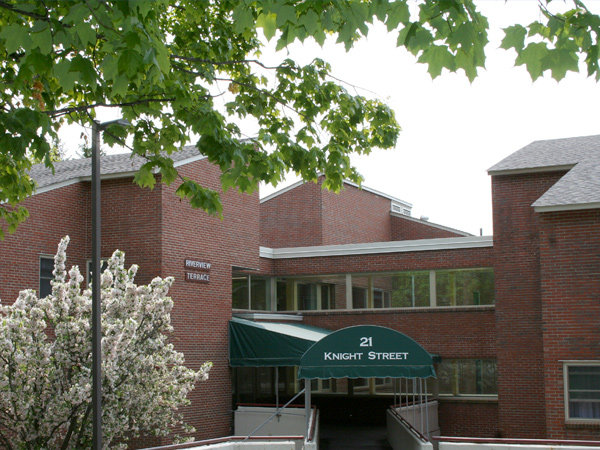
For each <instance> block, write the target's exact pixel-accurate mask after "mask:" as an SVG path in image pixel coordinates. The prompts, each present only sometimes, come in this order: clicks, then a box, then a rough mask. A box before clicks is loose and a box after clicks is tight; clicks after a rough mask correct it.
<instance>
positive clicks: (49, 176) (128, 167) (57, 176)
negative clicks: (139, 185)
mask: <svg viewBox="0 0 600 450" xmlns="http://www.w3.org/2000/svg"><path fill="white" fill-rule="evenodd" d="M171 158H172V159H173V161H174V162H175V164H176V165H179V164H182V163H185V161H186V160H188V159H190V158H193V159H201V158H202V155H200V153H198V150H197V149H196V147H195V146H194V145H188V146H186V147H184V148H183V149H182V150H181V151H178V152H175V153H173V154H172V155H171ZM144 162H145V160H144V159H143V158H140V157H139V156H136V155H133V156H132V154H131V153H120V154H116V155H105V156H102V159H101V161H100V171H101V174H102V175H103V176H107V175H108V176H119V175H122V176H131V175H132V173H134V172H136V171H137V170H139V168H140V167H141V166H142V164H144ZM29 175H30V176H31V177H32V178H33V179H34V180H35V181H36V183H37V186H38V187H37V191H38V192H40V191H43V190H48V189H52V186H55V185H62V184H65V183H66V184H68V183H69V182H77V181H81V180H84V179H89V178H90V177H91V176H92V160H91V159H90V158H83V159H72V160H67V161H59V162H56V163H54V174H53V173H52V171H50V170H49V169H48V168H46V167H45V166H44V165H43V164H36V165H34V166H33V167H32V168H31V170H30V172H29Z"/></svg>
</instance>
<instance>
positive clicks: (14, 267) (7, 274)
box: [0, 183, 91, 304]
mask: <svg viewBox="0 0 600 450" xmlns="http://www.w3.org/2000/svg"><path fill="white" fill-rule="evenodd" d="M21 205H22V206H24V207H26V208H27V209H28V210H29V218H28V219H27V220H26V221H25V222H24V223H22V224H21V225H20V226H19V228H18V229H17V231H16V232H15V233H14V234H8V233H7V234H6V237H5V239H4V241H0V300H2V303H3V304H10V303H13V302H14V301H15V300H16V299H17V296H18V294H19V291H21V290H23V289H35V290H36V291H39V281H40V280H39V271H40V262H39V258H40V256H41V255H43V256H50V257H52V256H54V254H56V250H57V248H58V243H59V241H60V239H61V238H62V237H63V236H65V235H69V236H70V238H71V243H70V244H69V249H68V253H67V258H68V259H67V267H68V268H70V267H71V266H72V265H79V266H80V269H81V272H82V273H85V269H84V268H85V262H86V258H89V256H90V252H91V250H90V249H91V245H90V242H89V240H90V238H89V225H88V224H89V222H90V214H91V210H90V208H89V183H87V184H86V183H77V184H72V185H69V186H66V187H63V188H61V189H56V190H52V191H48V192H45V193H42V194H38V195H35V196H32V197H30V198H28V199H27V200H25V201H24V202H23V203H22V204H21Z"/></svg>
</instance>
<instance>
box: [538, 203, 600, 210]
mask: <svg viewBox="0 0 600 450" xmlns="http://www.w3.org/2000/svg"><path fill="white" fill-rule="evenodd" d="M533 209H534V210H535V212H539V213H543V212H554V211H580V210H582V209H600V202H591V203H572V204H565V205H544V206H534V207H533Z"/></svg>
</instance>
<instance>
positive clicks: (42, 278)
mask: <svg viewBox="0 0 600 450" xmlns="http://www.w3.org/2000/svg"><path fill="white" fill-rule="evenodd" d="M42 260H50V261H52V267H54V256H50V255H39V258H38V294H39V298H43V297H45V296H42V280H48V283H50V293H49V294H51V293H52V283H51V282H52V280H54V275H53V274H52V272H53V271H54V269H53V270H52V272H50V274H51V275H52V276H51V277H50V278H48V277H42ZM49 294H47V295H49Z"/></svg>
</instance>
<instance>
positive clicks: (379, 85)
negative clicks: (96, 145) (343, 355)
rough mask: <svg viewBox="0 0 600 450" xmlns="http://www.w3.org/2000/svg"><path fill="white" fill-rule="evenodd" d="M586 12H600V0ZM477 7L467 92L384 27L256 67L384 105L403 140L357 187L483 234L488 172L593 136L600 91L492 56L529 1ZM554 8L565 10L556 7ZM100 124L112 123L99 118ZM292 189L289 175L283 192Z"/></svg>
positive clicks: (523, 18) (483, 1)
mask: <svg viewBox="0 0 600 450" xmlns="http://www.w3.org/2000/svg"><path fill="white" fill-rule="evenodd" d="M585 3H586V5H587V6H588V7H590V9H592V11H593V12H595V13H599V12H600V0H586V1H585ZM415 4H416V3H415ZM476 4H477V5H478V7H479V8H480V10H481V11H482V12H483V13H484V14H485V15H486V16H487V17H488V19H489V22H490V41H491V42H490V44H489V47H488V51H487V62H486V70H482V71H480V76H479V77H478V78H477V79H476V80H475V81H474V82H473V83H472V84H470V83H469V81H468V79H467V78H466V77H465V76H464V74H463V73H462V72H461V73H459V74H450V73H443V74H442V76H441V77H438V78H437V79H435V80H431V77H430V76H429V74H428V73H427V70H426V67H425V66H424V65H420V64H417V63H416V59H415V58H414V57H413V56H412V55H410V54H407V52H405V51H402V50H400V49H397V48H396V47H395V42H396V36H397V33H393V34H392V33H391V34H388V33H387V32H386V31H385V29H384V27H383V26H376V27H374V28H373V29H372V30H371V32H370V33H369V36H368V37H367V38H366V39H363V40H362V41H360V42H359V43H358V44H357V45H356V46H355V48H353V49H352V50H351V51H350V52H348V53H346V52H345V50H344V48H343V47H342V46H340V45H334V44H327V45H325V47H324V48H320V47H319V46H318V45H316V44H314V43H313V44H311V43H305V44H304V45H301V44H295V45H293V46H292V47H291V48H290V49H288V50H287V51H286V50H283V51H281V52H277V53H275V52H273V54H270V52H269V51H268V50H267V51H265V52H264V54H263V55H264V58H263V59H264V60H265V62H267V63H275V62H277V61H278V60H281V59H283V58H286V57H291V58H292V59H295V60H296V61H297V62H299V63H303V64H308V63H309V62H310V61H311V60H312V59H313V58H315V57H321V58H323V59H325V60H327V61H328V62H330V63H331V64H332V66H333V75H334V76H336V77H337V78H340V79H342V80H344V81H346V82H347V83H350V84H351V85H355V86H360V87H362V88H364V91H363V90H358V91H356V92H357V93H359V94H361V95H365V96H374V95H376V96H378V97H379V98H381V99H383V100H385V101H386V102H387V103H388V105H390V106H391V107H392V109H394V111H395V113H396V117H397V120H398V122H399V123H400V125H401V127H402V130H403V131H402V133H401V135H400V139H399V141H398V145H397V147H396V148H395V149H394V150H386V151H375V152H373V153H372V154H371V155H369V156H361V157H354V158H353V162H354V164H355V165H356V166H357V167H358V170H359V172H360V173H361V174H362V175H363V176H364V179H365V181H364V185H365V186H367V187H369V188H372V189H376V190H378V191H381V192H384V193H386V194H388V195H390V196H393V197H396V198H399V199H401V200H404V201H406V202H409V203H411V204H412V205H413V217H421V216H427V217H429V220H430V221H431V222H434V223H439V224H442V225H445V226H449V227H452V228H456V229H459V230H463V231H466V232H469V233H472V234H475V235H479V233H480V230H482V232H483V234H484V235H490V234H492V233H493V229H492V210H491V193H490V177H489V176H488V175H487V169H488V168H490V167H491V166H492V165H494V164H495V163H497V162H498V161H500V160H502V159H503V158H504V157H506V156H508V155H509V154H511V153H513V152H514V151H516V150H518V149H520V148H521V147H523V146H525V145H527V144H528V143H530V142H532V141H534V140H544V139H554V138H564V137H573V136H585V135H592V134H600V124H599V123H598V116H597V114H598V112H597V109H598V105H600V101H599V100H600V86H598V85H597V83H596V82H595V81H594V80H593V79H588V78H587V77H586V75H585V71H584V73H582V74H569V75H568V76H567V78H566V79H565V80H563V81H561V82H560V83H557V82H556V81H554V80H553V79H552V78H550V76H549V74H548V75H545V76H544V78H543V79H539V80H538V81H536V82H535V83H533V82H532V81H531V78H530V77H529V74H528V73H527V72H526V71H525V69H524V68H523V67H514V57H515V54H514V52H512V51H505V50H502V49H500V48H499V45H500V41H501V39H502V37H503V33H502V32H501V28H503V27H506V26H509V25H511V24H514V23H521V24H528V23H530V22H531V21H532V20H535V19H537V18H538V17H539V14H540V13H539V9H538V2H537V1H535V0H508V1H506V2H505V0H480V1H476ZM553 4H554V5H555V6H556V7H559V8H560V7H562V8H563V9H564V7H565V6H564V5H565V4H564V2H563V1H560V0H556V1H555V2H553ZM111 113H112V114H114V111H111ZM98 118H99V120H100V121H102V120H110V119H112V118H114V117H111V116H106V117H105V115H104V114H103V113H102V111H98ZM79 133H80V131H76V132H75V133H72V135H77V137H78V136H79ZM73 142H74V140H72V139H71V141H70V142H69V144H70V145H69V147H72V146H73ZM74 148H75V149H76V148H77V147H76V146H75V147H74ZM120 151H121V152H122V150H120ZM294 181H296V179H295V178H294V177H293V176H290V177H289V179H288V184H289V183H292V182H294ZM280 187H281V186H280ZM272 192H273V188H271V187H270V186H269V187H266V188H262V189H261V195H262V196H265V195H268V194H270V193H272Z"/></svg>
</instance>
